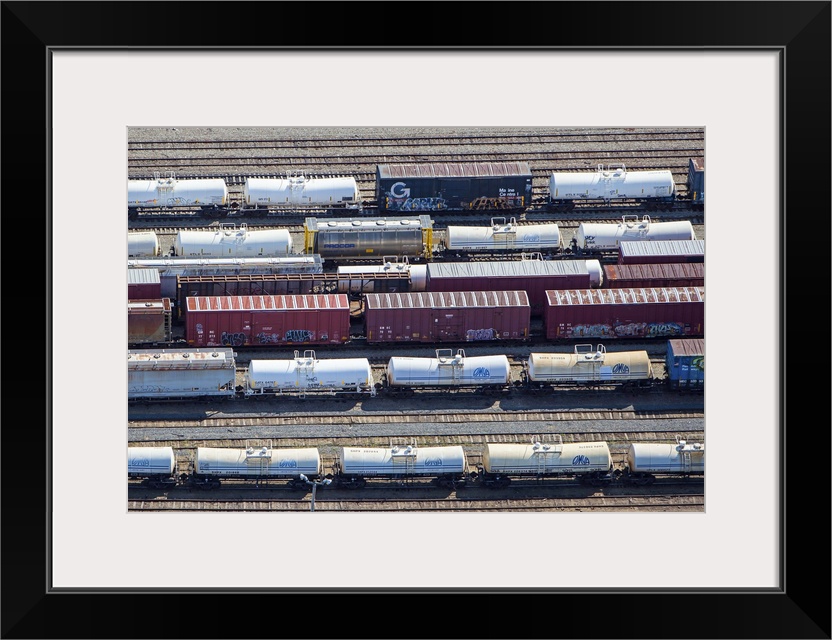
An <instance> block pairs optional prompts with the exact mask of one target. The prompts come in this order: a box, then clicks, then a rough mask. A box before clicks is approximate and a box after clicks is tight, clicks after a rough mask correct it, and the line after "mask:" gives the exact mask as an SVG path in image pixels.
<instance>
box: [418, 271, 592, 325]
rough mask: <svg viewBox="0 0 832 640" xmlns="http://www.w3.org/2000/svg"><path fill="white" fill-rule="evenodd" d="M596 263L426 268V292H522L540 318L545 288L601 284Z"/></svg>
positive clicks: (585, 286)
mask: <svg viewBox="0 0 832 640" xmlns="http://www.w3.org/2000/svg"><path fill="white" fill-rule="evenodd" d="M602 275H603V274H602V272H601V264H600V262H598V260H559V261H555V260H502V261H496V260H495V261H490V262H435V263H430V264H428V265H427V277H426V284H425V289H426V290H427V291H525V292H526V293H527V294H528V296H529V306H530V307H531V314H532V316H542V315H543V310H544V309H545V307H546V291H547V290H548V289H591V288H593V287H595V286H598V285H600V284H601V277H602Z"/></svg>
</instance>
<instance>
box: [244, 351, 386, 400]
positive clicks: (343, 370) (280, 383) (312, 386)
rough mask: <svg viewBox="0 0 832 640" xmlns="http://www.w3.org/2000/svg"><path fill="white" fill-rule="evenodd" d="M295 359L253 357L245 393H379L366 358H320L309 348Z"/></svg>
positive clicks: (246, 374)
mask: <svg viewBox="0 0 832 640" xmlns="http://www.w3.org/2000/svg"><path fill="white" fill-rule="evenodd" d="M299 353H300V352H298V351H295V358H294V359H293V360H252V361H251V362H250V363H249V365H248V369H247V370H246V373H245V393H246V395H255V394H265V393H307V392H309V393H312V392H325V393H337V392H354V393H356V392H357V393H368V394H370V395H371V396H375V395H376V389H375V384H374V381H373V370H372V367H371V366H370V361H369V360H367V358H332V359H330V360H318V359H317V358H316V357H315V352H314V351H312V350H307V351H304V352H303V357H299Z"/></svg>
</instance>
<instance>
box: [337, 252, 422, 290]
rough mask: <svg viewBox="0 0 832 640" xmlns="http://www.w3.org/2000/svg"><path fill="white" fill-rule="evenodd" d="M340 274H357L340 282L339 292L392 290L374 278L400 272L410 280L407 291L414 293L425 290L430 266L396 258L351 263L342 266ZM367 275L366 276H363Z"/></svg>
mask: <svg viewBox="0 0 832 640" xmlns="http://www.w3.org/2000/svg"><path fill="white" fill-rule="evenodd" d="M337 273H338V275H339V276H340V275H345V276H353V275H354V276H355V278H354V279H350V280H342V281H340V282H338V293H386V292H390V288H389V287H385V286H384V281H379V280H378V278H373V276H374V275H376V274H378V275H383V274H399V275H401V276H402V278H406V279H407V280H408V282H409V285H408V288H407V290H406V292H409V293H413V292H419V291H424V290H425V284H426V282H427V275H428V268H427V265H424V264H410V263H409V262H408V261H407V259H405V260H404V261H403V262H398V261H394V260H392V259H391V260H388V261H385V262H384V263H383V264H374V265H370V264H368V265H350V266H340V267H338V271H337ZM364 275H366V276H367V277H366V278H363V277H361V276H364Z"/></svg>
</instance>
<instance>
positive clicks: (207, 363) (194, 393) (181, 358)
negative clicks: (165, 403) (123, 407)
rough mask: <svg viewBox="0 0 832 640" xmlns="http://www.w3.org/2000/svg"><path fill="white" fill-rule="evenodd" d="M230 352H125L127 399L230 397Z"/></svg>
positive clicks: (233, 377)
mask: <svg viewBox="0 0 832 640" xmlns="http://www.w3.org/2000/svg"><path fill="white" fill-rule="evenodd" d="M236 373H237V369H236V362H235V359H234V351H233V350H232V349H221V348H218V349H170V350H169V349H133V350H128V351H127V398H128V400H142V399H154V398H190V397H225V396H233V395H234V393H235V384H236Z"/></svg>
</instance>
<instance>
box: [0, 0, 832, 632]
mask: <svg viewBox="0 0 832 640" xmlns="http://www.w3.org/2000/svg"><path fill="white" fill-rule="evenodd" d="M314 7H315V5H310V4H309V3H285V2H273V3H259V2H237V3H223V2H216V3H210V2H206V3H189V2H183V3H175V2H166V3H155V2H148V3H143V2H3V3H2V14H0V16H1V17H2V32H1V33H2V52H3V54H4V55H3V56H2V71H3V74H2V86H3V89H4V91H3V97H4V100H3V113H2V124H3V125H4V126H3V129H2V131H3V137H2V143H3V144H2V159H3V164H2V167H3V178H2V179H3V186H4V189H3V196H2V198H3V205H4V206H3V207H2V211H3V218H2V220H3V222H5V223H6V233H5V234H3V248H4V249H5V251H4V252H3V257H2V266H3V267H5V269H4V271H5V277H4V278H3V283H4V285H5V287H4V291H3V293H4V296H3V298H4V299H5V300H6V310H7V313H6V319H7V322H8V324H7V333H6V334H5V337H6V338H7V339H6V340H4V341H3V343H2V345H3V346H5V347H7V349H8V347H11V351H8V350H7V351H6V354H5V356H6V357H5V358H4V359H3V373H4V374H6V375H5V376H4V377H5V379H6V381H9V382H7V384H5V385H3V389H4V392H5V393H4V399H5V400H6V402H4V403H3V405H4V406H3V410H2V411H3V417H4V418H5V421H4V425H3V429H2V432H0V438H2V445H3V447H2V473H3V480H4V482H3V485H2V503H0V508H2V516H3V518H2V523H3V528H2V563H0V565H1V566H0V570H1V571H2V587H3V588H2V637H3V638H114V637H123V638H134V637H135V638H156V637H180V638H190V637H194V638H215V637H218V638H223V637H228V638H231V637H290V635H297V636H299V637H334V638H347V637H357V638H376V637H378V638H389V637H431V638H440V637H454V638H466V637H477V638H481V637H502V638H548V637H553V638H554V637H571V638H630V637H634V638H703V639H704V638H830V601H831V600H830V563H829V547H830V518H829V515H830V514H829V505H830V500H829V485H830V482H829V478H830V475H829V463H828V457H829V456H828V453H829V451H830V447H829V444H830V442H829V438H830V430H829V424H830V422H829V420H828V419H827V420H819V419H818V418H817V417H816V415H815V414H816V413H817V409H818V407H819V406H824V405H826V403H827V401H826V397H825V394H823V396H822V400H821V401H820V402H819V399H818V396H817V395H816V394H817V392H816V391H815V390H814V389H815V388H817V382H820V383H821V385H824V384H828V375H827V377H822V376H820V380H816V379H814V383H812V382H810V381H807V375H811V373H810V372H812V371H813V370H814V369H815V368H816V367H815V363H816V362H822V361H826V362H828V355H827V354H828V350H823V349H821V350H822V353H820V354H818V353H816V351H817V350H818V349H819V348H820V347H819V345H818V344H817V343H818V342H819V343H821V344H823V345H824V346H825V343H826V341H825V340H823V339H822V338H823V337H825V335H826V332H827V331H828V327H829V326H830V324H829V322H828V316H827V315H823V316H822V317H821V318H818V317H817V316H816V315H813V316H811V317H807V315H806V314H807V313H817V312H816V311H815V309H817V308H821V307H822V308H823V309H824V310H828V295H829V294H828V291H829V290H828V287H827V288H826V290H822V291H818V290H817V286H816V284H814V283H813V282H807V281H806V280H807V277H808V275H809V274H813V275H815V276H816V274H818V273H828V265H829V261H828V253H829V238H830V234H829V222H830V220H829V193H830V188H829V187H830V175H832V172H831V171H830V2H668V3H648V2H644V3H638V2H609V3H608V2H576V3H571V2H543V3H524V2H518V3H504V2H480V3H476V4H474V3H448V2H445V3H432V2H425V3H396V5H395V6H393V5H392V4H391V3H370V2H366V3H364V2H341V3H321V4H320V10H317V11H316V10H315V9H314ZM394 9H395V11H396V13H397V15H406V16H407V17H408V26H407V27H406V28H403V29H401V31H395V32H394V31H393V30H391V22H390V12H391V11H393V10H394ZM258 12H268V13H269V14H270V15H275V18H276V19H277V21H276V22H275V24H279V25H284V27H283V28H281V29H275V30H272V29H268V28H265V29H251V30H250V32H243V30H241V31H237V30H236V29H235V27H234V25H235V24H240V25H244V24H250V23H249V21H250V20H251V18H252V17H253V16H255V15H257V13H258ZM532 15H533V16H535V17H530V16H532ZM223 16H225V18H223ZM515 20H517V22H514V21H515ZM173 25H175V26H176V28H173ZM287 25H297V26H298V28H297V30H293V29H289V28H288V26H287ZM304 27H306V28H304ZM356 43H358V44H356ZM133 46H135V47H160V48H168V47H184V48H194V49H197V50H198V49H202V48H216V47H223V48H226V47H231V48H236V47H240V48H242V47H275V46H277V47H281V48H286V47H301V48H306V47H326V48H336V49H338V48H368V49H376V48H380V49H384V48H396V49H401V48H409V49H413V50H420V49H424V48H453V49H456V48H463V49H470V50H488V49H494V48H512V47H516V48H527V47H540V48H543V49H545V48H564V47H574V48H579V49H586V48H589V49H592V48H605V49H615V48H621V49H641V48H643V49H645V50H655V51H661V50H662V49H664V48H675V47H690V48H694V49H698V48H701V49H702V50H743V49H749V50H753V49H761V48H762V49H774V50H777V51H779V52H780V60H781V72H782V77H783V78H784V79H785V83H784V91H783V95H782V97H781V107H782V108H781V113H782V114H783V116H782V117H783V128H782V132H781V143H782V144H781V147H782V148H783V149H784V156H783V160H784V162H783V172H782V176H781V180H782V183H783V186H784V189H783V190H782V193H783V202H782V210H783V211H784V213H788V216H789V221H790V222H791V223H792V225H791V226H789V225H787V224H786V217H785V215H784V216H783V218H782V221H781V228H780V230H779V231H780V233H781V237H782V240H783V244H782V247H781V250H782V255H780V256H771V255H765V254H762V255H761V254H760V253H759V252H753V254H752V255H749V250H747V249H744V248H742V247H740V246H738V249H737V260H738V261H739V260H744V259H754V260H775V259H777V260H781V263H780V265H781V266H780V271H779V273H780V277H781V281H782V285H783V286H782V291H783V295H782V305H781V326H782V327H783V332H784V339H783V341H782V343H781V345H779V353H778V354H776V355H777V356H778V358H773V361H776V360H779V364H780V368H781V381H780V392H781V396H782V402H781V412H782V415H781V416H779V418H780V422H781V424H782V429H781V433H782V435H781V442H780V446H781V450H782V451H784V452H785V456H784V458H783V459H782V461H781V465H782V466H781V469H780V470H779V471H780V478H781V480H780V489H781V495H782V496H783V507H782V509H781V515H782V521H781V522H780V523H779V526H780V532H781V537H782V540H783V556H782V559H781V577H782V580H781V585H782V586H781V588H780V589H778V590H760V589H749V590H742V591H740V592H737V593H724V592H721V591H714V590H704V591H703V590H694V589H691V590H690V591H689V592H688V591H686V592H683V593H673V594H668V593H661V592H659V593H644V592H639V591H638V590H634V592H633V593H624V594H622V593H606V592H603V591H600V592H599V591H596V590H585V591H583V592H575V593H569V594H546V593H524V592H512V591H507V592H500V591H499V590H490V591H487V592H484V593H479V592H477V593H464V592H463V593H454V592H445V591H444V590H412V591H410V592H405V593H391V592H390V590H383V591H377V592H374V591H372V590H362V589H358V590H355V591H353V592H346V593H324V592H322V593H320V594H292V593H278V594H275V593H262V594H258V593H256V592H255V593H246V594H240V593H233V592H223V591H222V590H217V591H215V592H211V593H200V594H181V595H179V594H173V595H171V594H169V593H160V592H154V591H152V590H148V591H141V590H136V592H135V593H128V594H113V593H108V592H107V591H106V590H101V591H100V592H93V593H90V592H82V593H74V594H56V593H54V592H51V591H50V589H49V569H50V566H49V560H48V549H47V541H48V531H49V524H50V498H49V491H48V486H49V483H51V482H54V481H55V480H56V479H54V478H52V477H51V475H50V473H49V469H50V467H51V460H52V457H53V456H54V452H52V451H51V450H50V448H49V441H50V440H49V424H50V413H49V412H50V411H51V407H50V406H49V389H50V385H54V384H56V383H58V382H59V381H55V380H50V379H49V377H48V375H47V374H48V368H47V367H46V366H45V364H46V363H48V362H49V357H50V349H49V336H50V333H49V331H50V326H51V325H50V322H51V317H50V315H49V313H48V311H49V307H48V301H49V296H50V291H49V282H48V278H47V274H46V271H45V267H46V261H43V262H40V261H39V258H38V257H33V254H32V253H30V252H31V250H32V244H37V242H34V243H32V242H31V241H27V242H24V241H23V235H22V234H23V233H24V231H23V228H25V237H26V238H27V239H29V240H31V239H32V238H48V237H49V234H48V229H49V225H50V217H49V216H50V211H51V206H50V205H51V200H50V198H51V193H50V190H49V189H48V186H49V182H48V179H47V177H48V167H49V160H50V148H49V137H48V135H47V133H48V130H49V122H50V109H49V105H48V102H47V99H48V95H49V92H48V86H49V79H50V55H49V54H50V51H52V50H55V49H62V48H79V49H106V48H118V49H124V48H129V47H133ZM686 82H691V83H693V82H695V79H688V80H685V79H680V80H678V82H677V83H675V84H674V87H673V90H674V91H679V92H680V99H684V90H685V83H686ZM788 178H791V180H789V179H788ZM25 194H28V195H25ZM818 194H820V195H818ZM806 212H809V214H810V215H809V216H805V213H806ZM807 218H808V220H807ZM804 220H807V222H803V221H804ZM803 225H810V226H811V229H809V230H808V234H807V233H806V230H804V229H801V227H803ZM795 227H796V228H795ZM821 228H822V229H823V231H826V233H825V234H823V233H821ZM789 232H791V233H789ZM787 239H788V244H786V240H787ZM807 245H811V250H810V251H806V250H805V249H806V246H807ZM42 246H43V247H44V248H45V249H46V251H47V252H48V251H50V250H51V244H50V242H48V241H45V242H43V243H42ZM787 249H788V250H789V251H788V254H789V255H790V257H791V258H792V260H791V265H792V269H789V270H787V269H786V268H785V264H786V257H787ZM36 264H44V276H43V279H42V280H39V279H37V278H34V277H33V276H32V271H33V269H32V267H33V265H36ZM821 264H822V265H823V266H820V265H821ZM822 280H823V281H824V282H825V279H822ZM788 285H791V287H789V286H788ZM807 287H810V289H809V291H814V294H815V298H814V301H807V300H806V299H805V298H804V296H806V295H807V294H806V293H804V292H806V291H807ZM787 292H788V293H791V295H790V296H789V297H788V299H787V298H786V294H787ZM818 301H820V302H821V303H822V304H818ZM819 319H820V320H821V322H818V320H819ZM788 320H792V322H791V323H789V322H788ZM810 326H812V327H816V328H818V327H819V328H820V331H818V332H817V333H816V334H812V333H811V332H809V331H807V330H806V329H807V328H808V327H810ZM789 327H802V329H799V330H798V332H797V333H796V334H790V332H789ZM813 335H815V336H817V337H819V338H821V339H820V340H817V342H816V338H813V337H812V336H813ZM803 336H806V337H807V338H808V340H805V341H800V342H801V343H802V344H800V343H798V342H797V341H796V340H795V337H803ZM789 337H791V341H790V342H791V347H792V348H791V349H790V350H789V351H788V352H787V351H786V342H787V338H789ZM33 346H35V347H37V348H36V349H33V348H32V347H33ZM41 347H43V351H42V352H41V351H40V350H39V349H40V348H41ZM89 348H90V349H93V348H94V345H89ZM742 348H743V342H742V338H741V337H739V338H738V341H737V356H738V361H737V362H738V364H737V375H738V376H740V375H745V374H747V372H744V371H743V368H742V361H741V359H740V358H741V351H742ZM41 354H42V355H41ZM21 363H25V364H23V371H22V372H21V370H20V365H21ZM23 379H28V380H30V384H29V385H27V389H26V391H23V392H22V393H21V390H20V387H19V381H20V380H23ZM787 380H788V381H791V382H792V384H791V385H790V386H789V387H788V392H789V393H788V395H787V394H786V391H787V387H786V382H787ZM41 390H43V391H45V392H46V402H45V403H44V402H43V401H41V400H40V398H41V397H42V396H41ZM87 392H89V393H92V391H91V390H90V389H89V388H88V389H87ZM787 399H788V404H786V400H787ZM91 402H94V397H93V396H91ZM824 415H825V413H824ZM787 424H788V425H789V427H790V429H789V432H788V433H789V435H790V436H791V437H789V438H787V437H786V425H787ZM79 426H80V425H79ZM807 447H811V449H807ZM738 454H739V455H740V456H741V457H744V459H745V463H744V464H748V465H749V466H748V468H747V469H745V472H746V473H748V474H750V475H752V476H758V475H765V474H771V473H774V472H777V470H775V469H766V468H761V467H757V466H755V465H754V463H753V461H752V462H750V463H749V461H750V460H751V459H752V457H753V443H749V450H748V451H743V452H738ZM787 471H788V477H787V475H786V472H787ZM787 479H790V480H791V482H787ZM737 500H738V508H742V502H741V501H742V497H741V496H738V498H737ZM175 544H178V545H180V546H181V548H182V551H183V566H186V563H187V535H184V536H183V537H182V538H181V539H180V540H177V541H176V542H175ZM690 551H692V552H694V553H693V556H694V557H695V550H690ZM460 552H461V553H464V543H462V544H460ZM553 553H555V551H553ZM621 553H622V556H621V558H620V560H618V561H617V562H618V563H619V564H621V565H625V564H626V563H627V562H628V558H627V555H626V550H623V549H622V550H621ZM333 570H335V568H333ZM681 570H682V571H683V570H684V568H683V567H682V569H681ZM382 596H386V597H382ZM460 597H462V600H459V599H458V598H460ZM183 598H185V599H183ZM471 605H473V606H471ZM485 612H488V613H489V614H490V615H487V614H486V615H484V614H485ZM405 613H409V614H412V617H410V616H407V615H403V614H405ZM399 615H401V616H402V620H404V619H407V618H410V620H412V621H415V622H413V623H403V624H400V623H399V620H398V616H399ZM640 618H643V622H642V623H639V622H638V620H639V619H640ZM258 619H259V620H260V621H258ZM318 625H326V626H325V628H321V627H320V626H318ZM303 629H306V630H307V631H303Z"/></svg>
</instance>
